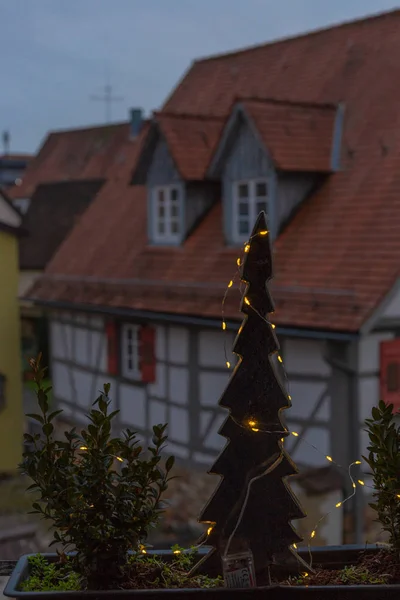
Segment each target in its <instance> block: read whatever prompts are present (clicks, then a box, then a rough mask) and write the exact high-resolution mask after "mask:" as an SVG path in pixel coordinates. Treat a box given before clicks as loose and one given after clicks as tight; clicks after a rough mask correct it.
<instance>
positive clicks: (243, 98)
mask: <svg viewBox="0 0 400 600" xmlns="http://www.w3.org/2000/svg"><path fill="white" fill-rule="evenodd" d="M238 102H259V103H260V104H267V103H268V104H282V105H289V106H302V107H304V108H324V109H329V110H331V109H337V108H338V104H339V103H335V102H311V101H310V102H308V101H306V100H284V99H281V98H256V97H251V96H238V97H237V98H236V99H235V102H234V104H237V103H238Z"/></svg>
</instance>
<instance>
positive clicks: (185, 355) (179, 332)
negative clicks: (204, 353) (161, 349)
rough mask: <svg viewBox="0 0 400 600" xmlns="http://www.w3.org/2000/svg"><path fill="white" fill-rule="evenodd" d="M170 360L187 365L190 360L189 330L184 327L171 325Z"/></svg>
mask: <svg viewBox="0 0 400 600" xmlns="http://www.w3.org/2000/svg"><path fill="white" fill-rule="evenodd" d="M168 359H169V362H173V363H177V364H180V365H181V364H183V365H186V364H187V363H188V360H189V330H188V329H186V328H184V327H169V330H168Z"/></svg>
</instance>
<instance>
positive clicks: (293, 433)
mask: <svg viewBox="0 0 400 600" xmlns="http://www.w3.org/2000/svg"><path fill="white" fill-rule="evenodd" d="M291 434H292V435H294V437H299V434H298V433H297V431H292V432H291Z"/></svg>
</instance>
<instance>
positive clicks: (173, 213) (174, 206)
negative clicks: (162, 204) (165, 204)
mask: <svg viewBox="0 0 400 600" xmlns="http://www.w3.org/2000/svg"><path fill="white" fill-rule="evenodd" d="M178 214H179V210H178V205H177V204H176V203H175V202H174V203H173V204H172V205H171V217H177V216H178Z"/></svg>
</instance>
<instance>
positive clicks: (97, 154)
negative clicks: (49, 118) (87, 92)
mask: <svg viewBox="0 0 400 600" xmlns="http://www.w3.org/2000/svg"><path fill="white" fill-rule="evenodd" d="M128 135H129V124H128V123H127V122H126V123H119V124H116V125H104V126H99V127H88V128H83V129H71V130H67V131H54V132H51V133H49V135H48V136H47V138H46V140H45V141H44V143H43V145H42V147H41V148H40V150H39V152H38V154H37V155H36V156H35V157H34V158H32V160H31V161H30V162H29V164H28V167H27V169H26V171H25V173H24V176H23V179H22V184H21V185H18V186H14V187H13V188H11V189H10V190H9V195H10V196H11V198H13V199H15V198H31V196H32V194H33V192H34V191H35V188H36V186H37V185H39V184H40V183H55V182H59V181H77V180H84V179H89V180H93V179H99V178H105V177H107V171H108V170H109V169H112V168H113V166H114V163H115V162H118V160H120V156H119V148H120V146H121V144H122V143H123V142H124V141H125V140H126V139H127V136H128Z"/></svg>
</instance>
